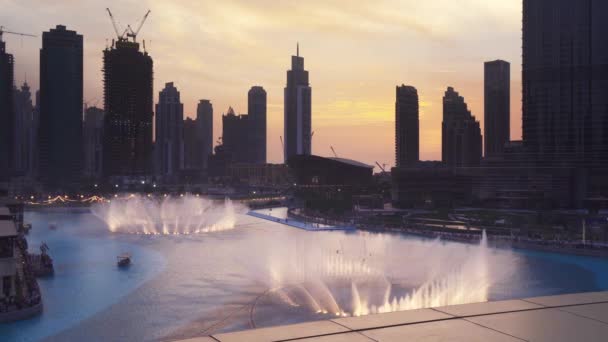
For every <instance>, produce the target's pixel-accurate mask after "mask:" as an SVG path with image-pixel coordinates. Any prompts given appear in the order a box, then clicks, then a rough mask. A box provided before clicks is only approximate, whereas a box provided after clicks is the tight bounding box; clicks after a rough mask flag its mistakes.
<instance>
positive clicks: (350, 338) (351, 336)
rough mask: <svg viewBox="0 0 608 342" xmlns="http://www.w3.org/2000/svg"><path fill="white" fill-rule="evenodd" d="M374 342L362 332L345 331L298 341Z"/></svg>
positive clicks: (298, 341)
mask: <svg viewBox="0 0 608 342" xmlns="http://www.w3.org/2000/svg"><path fill="white" fill-rule="evenodd" d="M301 341H304V342H374V340H372V339H371V338H368V337H365V335H363V334H360V333H354V332H353V333H343V334H336V335H328V336H320V337H311V338H304V339H301V340H297V342H301Z"/></svg>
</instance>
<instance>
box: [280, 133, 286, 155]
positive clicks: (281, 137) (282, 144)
mask: <svg viewBox="0 0 608 342" xmlns="http://www.w3.org/2000/svg"><path fill="white" fill-rule="evenodd" d="M279 139H281V148H282V149H283V151H285V144H284V143H283V136H282V135H280V136H279Z"/></svg>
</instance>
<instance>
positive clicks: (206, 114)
mask: <svg viewBox="0 0 608 342" xmlns="http://www.w3.org/2000/svg"><path fill="white" fill-rule="evenodd" d="M196 125H197V135H196V141H197V143H196V145H197V146H198V148H199V149H198V151H199V152H198V157H197V159H196V160H195V164H196V165H197V168H200V169H207V166H208V162H209V156H211V155H212V154H213V105H212V104H211V101H209V100H200V102H199V103H198V106H197V108H196Z"/></svg>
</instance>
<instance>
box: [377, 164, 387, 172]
mask: <svg viewBox="0 0 608 342" xmlns="http://www.w3.org/2000/svg"><path fill="white" fill-rule="evenodd" d="M376 165H378V167H379V168H380V170H382V172H386V164H382V165H384V166H382V165H380V163H378V162H376Z"/></svg>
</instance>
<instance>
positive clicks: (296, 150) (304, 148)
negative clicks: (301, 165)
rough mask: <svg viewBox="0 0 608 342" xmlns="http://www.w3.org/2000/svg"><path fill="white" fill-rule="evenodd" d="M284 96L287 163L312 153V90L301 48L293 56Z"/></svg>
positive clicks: (285, 155) (285, 154)
mask: <svg viewBox="0 0 608 342" xmlns="http://www.w3.org/2000/svg"><path fill="white" fill-rule="evenodd" d="M284 96H285V109H284V110H285V118H284V130H285V132H284V135H285V138H284V144H285V146H284V149H285V150H284V158H285V162H287V161H288V160H289V158H290V157H292V156H295V155H299V154H304V155H309V154H310V152H311V139H312V131H311V130H312V118H311V89H310V86H309V84H308V71H306V70H304V58H303V57H300V49H299V46H298V49H297V53H296V55H295V56H291V70H288V71H287V86H286V87H285V94H284Z"/></svg>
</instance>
